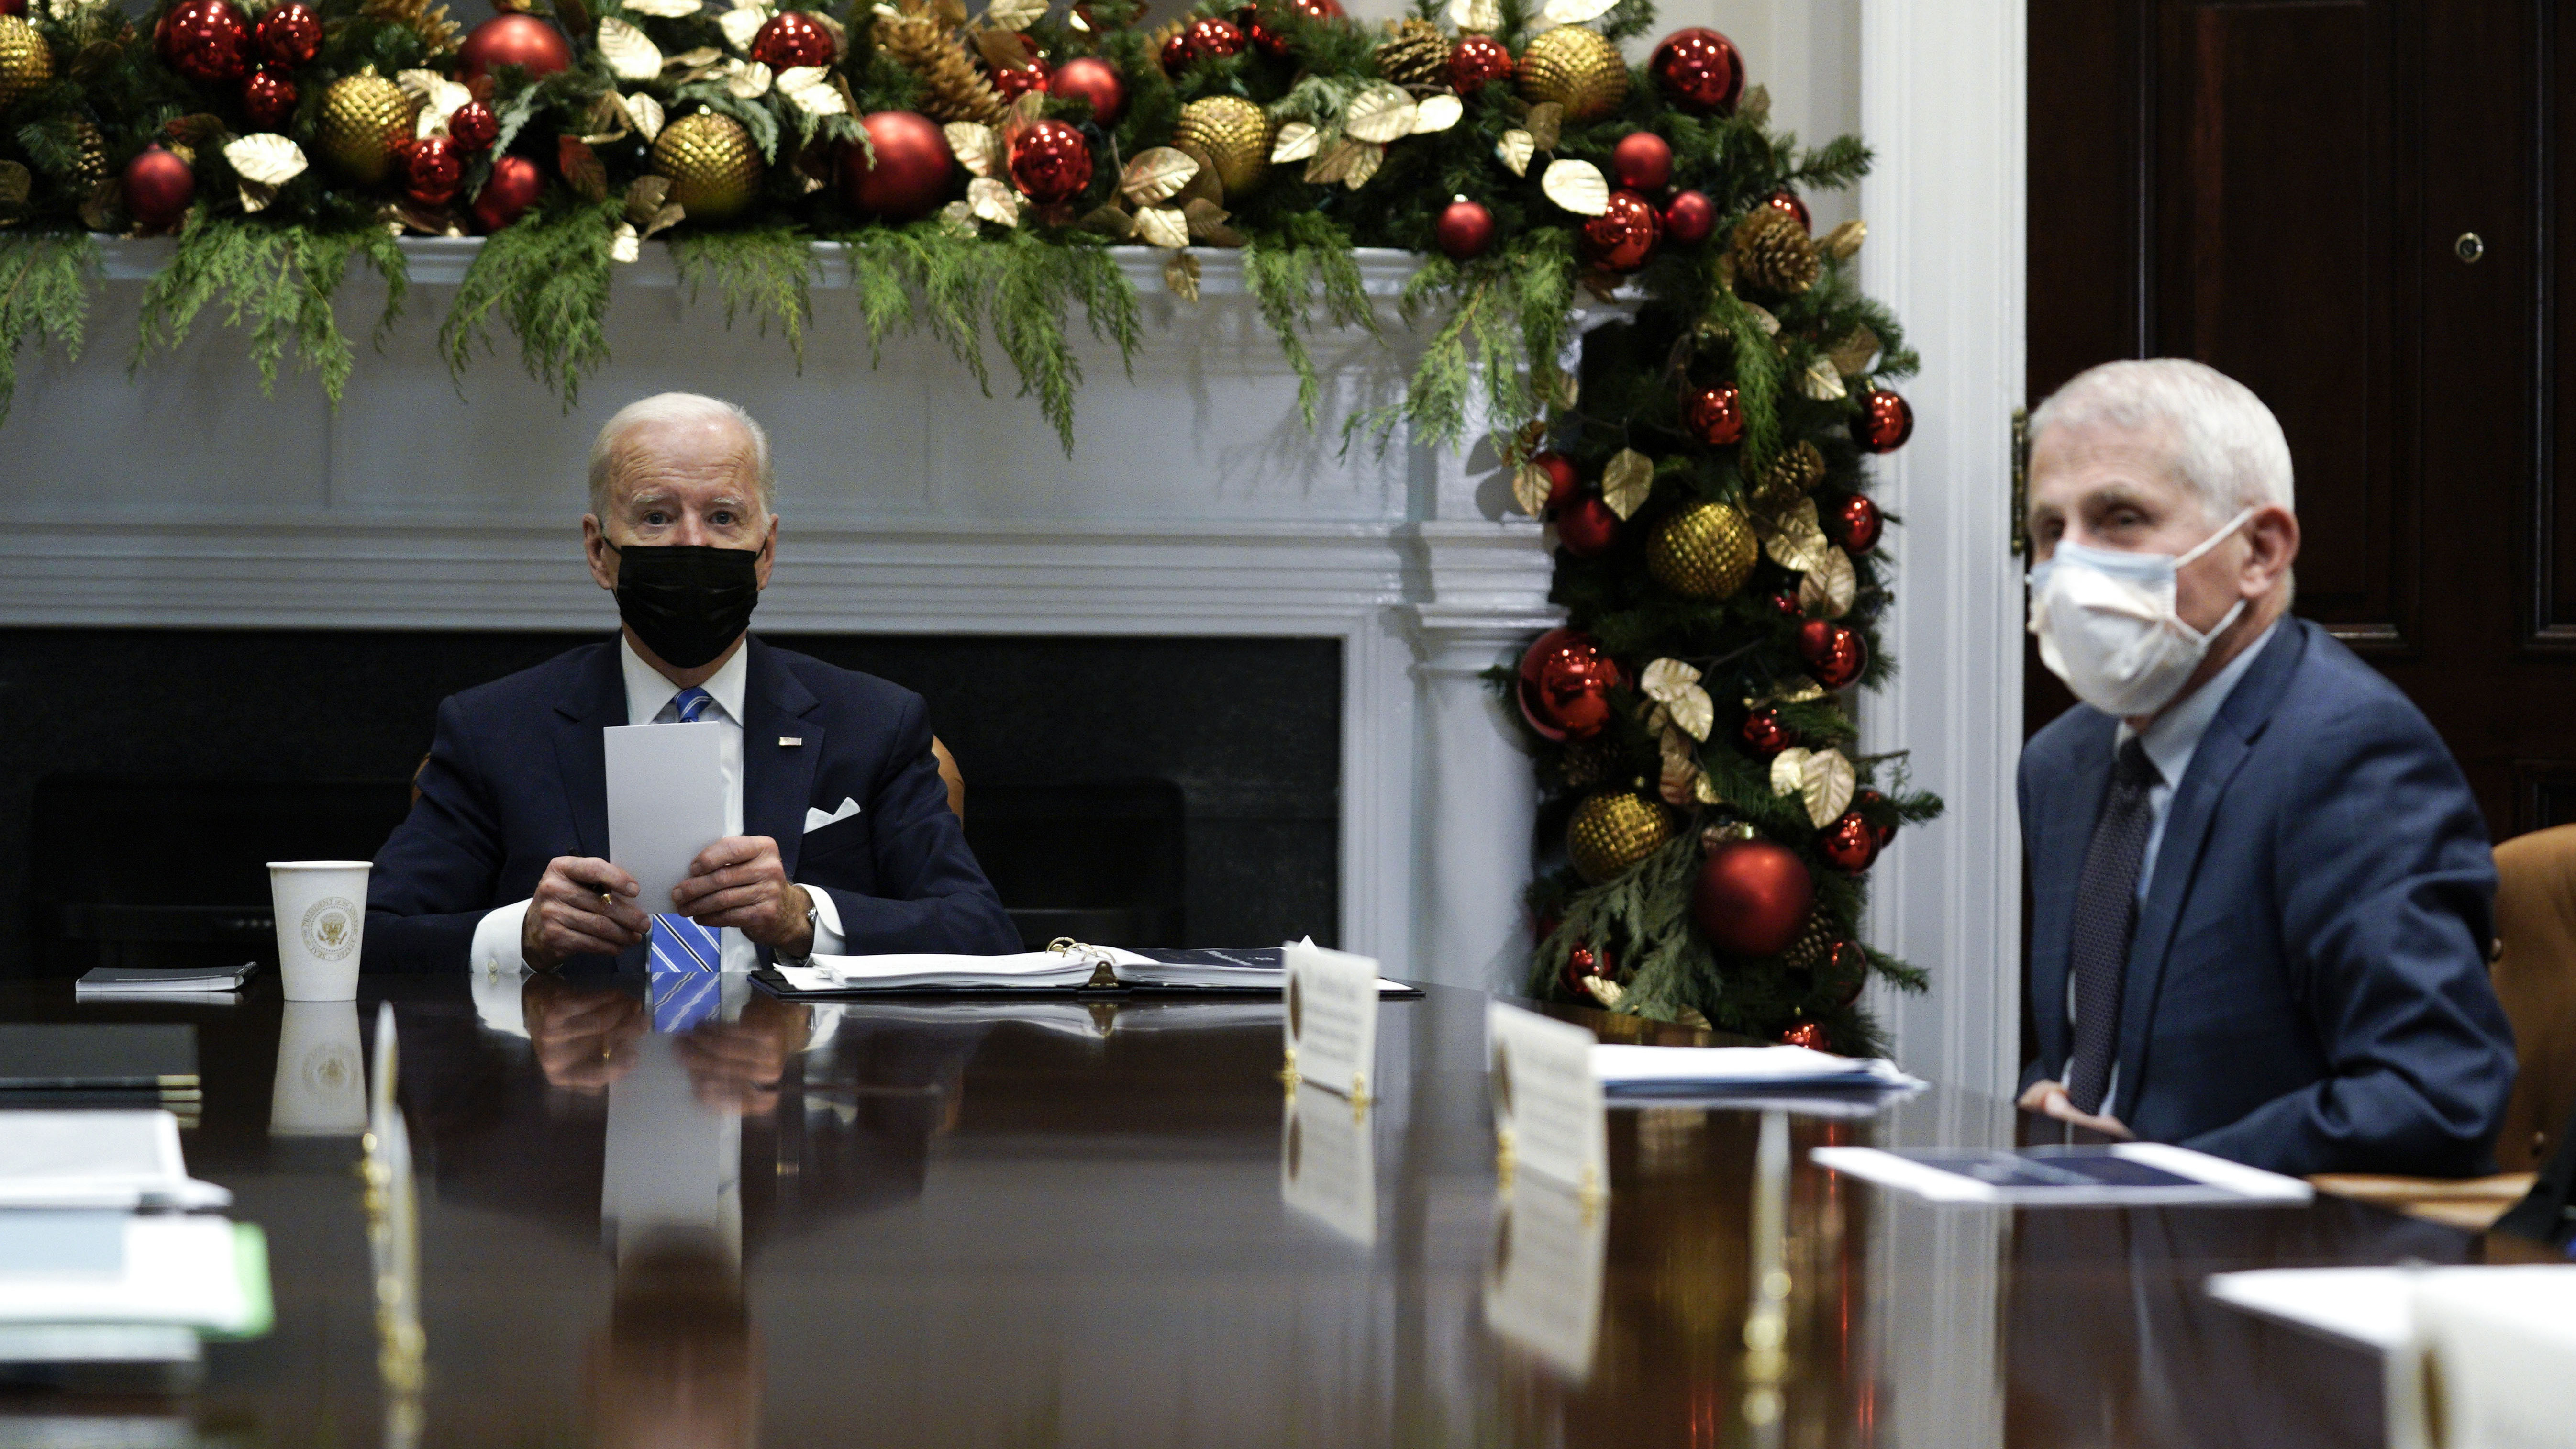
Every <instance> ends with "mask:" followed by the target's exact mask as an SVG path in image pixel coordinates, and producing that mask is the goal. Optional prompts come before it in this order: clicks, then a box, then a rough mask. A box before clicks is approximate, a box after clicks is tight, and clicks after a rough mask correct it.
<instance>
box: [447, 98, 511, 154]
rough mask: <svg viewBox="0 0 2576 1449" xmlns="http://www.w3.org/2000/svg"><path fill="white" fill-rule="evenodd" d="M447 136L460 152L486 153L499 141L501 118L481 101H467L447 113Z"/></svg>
mask: <svg viewBox="0 0 2576 1449" xmlns="http://www.w3.org/2000/svg"><path fill="white" fill-rule="evenodd" d="M447 134H448V136H449V138H450V139H452V140H454V141H455V142H456V144H457V146H458V148H459V149H461V150H465V151H488V150H490V149H492V143H493V142H494V141H497V140H499V139H501V118H500V117H498V116H495V115H493V114H492V108H491V107H490V106H487V105H485V104H483V103H482V102H481V101H467V102H466V103H465V104H463V105H461V106H458V107H457V108H456V109H455V110H453V111H450V112H448V114H447Z"/></svg>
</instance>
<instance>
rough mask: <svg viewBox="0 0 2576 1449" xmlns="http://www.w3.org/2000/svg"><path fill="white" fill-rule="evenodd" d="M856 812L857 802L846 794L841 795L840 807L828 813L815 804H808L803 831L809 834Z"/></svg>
mask: <svg viewBox="0 0 2576 1449" xmlns="http://www.w3.org/2000/svg"><path fill="white" fill-rule="evenodd" d="M858 813H859V802H858V801H856V800H853V799H851V798H850V797H849V796H847V795H844V796H842V797H841V808H840V809H838V810H835V811H832V812H831V813H830V814H828V815H827V814H825V813H824V812H823V811H822V810H820V809H818V808H816V807H815V806H812V805H808V806H806V807H805V833H806V834H808V835H811V834H813V833H814V832H815V831H817V830H820V829H822V828H823V827H824V826H826V825H830V824H833V823H834V822H836V821H842V820H847V819H849V818H850V817H851V816H853V815H856V814H858Z"/></svg>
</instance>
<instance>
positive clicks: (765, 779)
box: [742, 639, 823, 879]
mask: <svg viewBox="0 0 2576 1449" xmlns="http://www.w3.org/2000/svg"><path fill="white" fill-rule="evenodd" d="M744 647H746V648H748V649H749V650H751V662H750V667H749V669H748V671H747V672H746V674H745V676H744V679H743V700H742V707H743V714H744V716H745V718H744V719H743V722H742V830H743V833H744V834H745V835H766V836H768V837H769V838H770V839H772V840H775V841H777V842H778V858H779V861H780V863H781V864H782V865H784V866H785V867H786V869H787V874H788V876H789V878H790V879H793V878H794V877H795V874H796V855H797V849H798V847H799V846H800V845H802V844H803V843H804V839H805V806H806V804H807V802H808V801H810V800H811V799H812V798H813V790H814V763H815V761H817V760H819V759H821V758H822V755H823V725H822V722H821V721H820V720H816V719H809V718H807V716H808V715H810V714H811V713H813V711H814V710H815V708H816V707H817V706H818V705H819V704H820V703H821V701H819V700H817V699H815V698H814V694H813V691H811V690H809V689H807V688H806V687H805V686H804V685H803V684H802V683H800V682H798V680H797V678H796V676H795V675H793V674H790V673H788V672H787V670H786V668H785V667H784V666H783V665H782V664H781V663H780V662H779V659H778V654H777V651H775V650H773V649H771V648H770V647H769V646H768V645H766V644H763V643H761V642H760V641H759V640H758V639H752V640H750V641H748V643H747V644H746V645H745V646H744ZM786 740H794V741H797V743H795V744H786V743H783V741H786Z"/></svg>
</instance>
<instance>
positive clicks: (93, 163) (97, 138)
mask: <svg viewBox="0 0 2576 1449" xmlns="http://www.w3.org/2000/svg"><path fill="white" fill-rule="evenodd" d="M72 146H73V148H74V149H75V150H77V151H78V152H79V153H80V159H79V160H78V161H76V162H74V163H72V174H71V179H72V182H73V183H74V184H75V185H77V186H80V187H83V188H87V187H92V186H96V185H97V184H99V183H100V182H102V181H105V180H106V179H107V137H105V136H103V135H101V134H99V129H98V127H96V126H93V125H91V124H90V123H89V122H87V121H85V120H77V119H75V120H74V121H73V122H72Z"/></svg>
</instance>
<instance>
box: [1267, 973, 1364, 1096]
mask: <svg viewBox="0 0 2576 1449" xmlns="http://www.w3.org/2000/svg"><path fill="white" fill-rule="evenodd" d="M1282 960H1283V961H1284V963H1285V965H1286V966H1287V976H1286V978H1285V982H1284V987H1283V990H1282V993H1281V994H1282V999H1283V1000H1284V1001H1285V1002H1286V1003H1287V1008H1288V1009H1287V1012H1286V1016H1287V1021H1286V1023H1285V1026H1284V1028H1283V1030H1284V1031H1285V1032H1286V1040H1285V1044H1286V1046H1287V1049H1288V1065H1289V1066H1290V1068H1292V1069H1293V1070H1294V1071H1295V1072H1296V1073H1297V1077H1298V1080H1300V1081H1306V1082H1312V1083H1314V1084H1315V1085H1316V1086H1318V1087H1321V1088H1323V1089H1324V1090H1325V1091H1328V1092H1338V1093H1340V1094H1342V1095H1343V1096H1346V1097H1349V1098H1350V1099H1351V1100H1352V1101H1354V1102H1357V1101H1363V1100H1365V1099H1366V1098H1367V1097H1368V1095H1369V1083H1370V1081H1371V1080H1372V1079H1373V1074H1374V1073H1375V1072H1376V1070H1377V962H1375V961H1373V960H1371V959H1369V958H1368V957H1366V956H1353V955H1350V954H1348V953H1347V952H1342V951H1329V950H1326V949H1325V948H1323V947H1321V946H1318V945H1315V944H1313V943H1312V942H1307V941H1292V942H1290V943H1289V944H1288V946H1287V947H1286V949H1285V951H1284V952H1283V953H1282Z"/></svg>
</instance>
